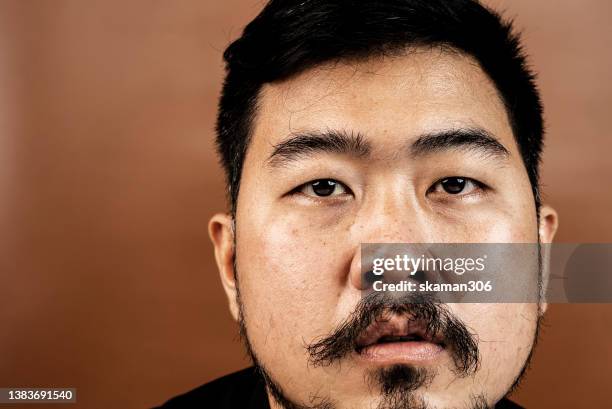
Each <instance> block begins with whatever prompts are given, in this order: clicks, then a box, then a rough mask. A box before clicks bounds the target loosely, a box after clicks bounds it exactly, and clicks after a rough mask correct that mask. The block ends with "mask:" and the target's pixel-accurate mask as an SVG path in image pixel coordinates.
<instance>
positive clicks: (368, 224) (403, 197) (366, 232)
mask: <svg viewBox="0 0 612 409" xmlns="http://www.w3.org/2000/svg"><path fill="white" fill-rule="evenodd" d="M421 213H422V211H421V209H420V206H419V204H418V200H417V198H416V196H415V194H414V193H413V191H412V190H411V189H388V188H385V189H380V190H379V191H378V192H371V193H370V194H368V195H367V196H366V197H365V199H364V201H363V203H362V206H361V208H360V210H359V213H358V216H357V220H356V223H355V224H354V229H353V235H354V239H355V241H357V242H359V243H422V242H423V240H425V237H426V236H427V233H426V232H425V231H423V228H422V226H423V225H424V223H423V221H422V214H421Z"/></svg>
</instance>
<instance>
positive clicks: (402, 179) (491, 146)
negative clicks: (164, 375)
mask: <svg viewBox="0 0 612 409" xmlns="http://www.w3.org/2000/svg"><path fill="white" fill-rule="evenodd" d="M224 57H225V61H226V63H227V76H226V79H225V83H224V87H223V93H222V96H221V101H220V105H219V116H218V123H217V131H218V139H217V143H218V148H219V152H220V155H221V159H222V164H223V166H224V168H225V171H226V173H227V183H228V187H229V201H230V212H229V213H228V214H217V215H215V216H214V217H213V218H212V219H211V221H210V224H209V231H210V236H211V238H212V241H213V244H214V248H215V257H216V261H217V265H218V268H219V272H220V275H221V280H222V283H223V286H224V288H225V291H226V293H227V296H228V299H229V306H230V310H231V313H232V315H233V317H234V318H235V319H236V320H237V321H238V322H239V324H240V328H241V334H242V336H243V339H244V341H245V345H246V347H247V350H248V353H249V354H250V356H251V358H252V360H253V363H254V365H255V366H254V368H250V369H247V370H245V371H241V372H238V373H236V374H233V375H229V376H227V377H224V378H221V379H219V380H216V381H213V382H211V383H210V384H207V385H204V386H202V387H200V388H199V389H196V390H194V391H192V392H190V393H187V394H185V395H182V396H179V397H177V398H174V399H172V400H170V401H169V402H168V403H166V405H164V407H168V408H173V407H211V408H268V407H270V408H274V409H281V408H283V409H293V408H304V409H306V408H321V409H323V408H324V409H332V408H333V409H335V408H338V409H340V408H355V409H358V408H359V409H360V408H380V409H394V408H488V407H516V406H515V405H514V404H513V403H512V402H510V401H508V400H507V399H506V398H505V396H506V395H507V394H508V393H509V391H511V390H512V389H513V388H514V387H515V386H516V385H517V383H518V381H519V379H520V377H521V376H522V374H523V372H524V370H525V368H526V366H527V364H528V360H529V357H530V355H531V352H532V348H533V346H534V343H535V341H536V339H537V329H538V324H539V319H540V317H541V315H542V314H543V313H544V311H545V309H546V305H545V304H544V303H543V302H535V301H534V302H527V303H512V304H501V303H500V304H495V303H470V304H467V303H463V304H461V303H455V304H453V303H449V304H442V303H435V302H428V301H423V302H421V303H416V302H410V300H404V301H405V302H402V303H398V302H397V300H395V301H393V300H389V299H386V298H369V297H365V296H363V294H364V293H363V292H362V290H363V288H364V287H363V280H362V279H361V278H362V266H361V244H362V243H549V242H551V240H552V239H553V236H554V234H555V231H556V227H557V216H556V214H555V212H554V211H553V210H552V209H551V208H549V207H547V206H544V205H542V204H541V203H540V199H539V197H540V196H539V189H538V166H539V160H540V154H541V149H542V135H543V125H542V112H541V104H540V99H539V96H538V92H537V89H536V87H535V85H534V80H533V75H532V73H531V72H530V71H529V70H528V68H527V66H526V62H525V58H524V56H523V54H522V52H521V48H520V43H519V39H518V37H517V36H516V35H515V34H514V33H513V31H512V28H511V25H510V24H509V23H507V22H504V21H502V20H501V19H500V17H499V16H498V15H497V14H495V13H494V12H492V11H490V10H488V9H486V8H485V7H483V6H482V5H480V4H478V3H477V2H474V1H470V0H445V1H442V0H440V1H434V0H388V1H377V0H363V1H348V0H344V1H343V0H326V1H323V0H306V1H282V0H272V1H271V2H270V3H269V4H267V5H266V7H265V8H264V9H263V11H262V12H261V13H260V14H259V15H258V16H257V17H256V18H255V19H254V20H253V21H252V22H251V23H250V24H249V25H248V26H247V27H246V28H245V30H244V32H243V34H242V37H240V38H239V39H238V40H236V41H235V42H234V43H233V44H231V45H230V46H229V47H228V49H227V50H226V52H225V54H224ZM417 318H418V320H417ZM415 323H416V324H415ZM417 324H418V325H417ZM423 328H429V329H431V328H435V329H436V330H435V331H425V330H423Z"/></svg>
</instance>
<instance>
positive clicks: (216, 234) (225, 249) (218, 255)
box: [208, 213, 238, 320]
mask: <svg viewBox="0 0 612 409" xmlns="http://www.w3.org/2000/svg"><path fill="white" fill-rule="evenodd" d="M208 235H209V236H210V240H211V241H212V244H213V246H214V249H215V261H216V263H217V269H218V270H219V275H220V278H221V284H223V289H224V290H225V294H226V295H227V299H228V302H229V307H230V312H231V314H232V316H233V317H234V319H235V320H237V319H238V299H237V296H238V291H237V287H236V285H237V283H236V272H235V271H234V219H233V218H232V217H231V216H230V215H229V214H226V213H217V214H215V215H214V216H213V217H212V218H211V219H210V221H209V222H208Z"/></svg>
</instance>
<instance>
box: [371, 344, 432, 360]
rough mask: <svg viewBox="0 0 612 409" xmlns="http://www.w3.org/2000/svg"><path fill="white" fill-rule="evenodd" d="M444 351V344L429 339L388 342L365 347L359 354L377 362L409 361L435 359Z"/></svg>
mask: <svg viewBox="0 0 612 409" xmlns="http://www.w3.org/2000/svg"><path fill="white" fill-rule="evenodd" d="M443 351H444V347H443V346H441V345H439V344H434V343H432V342H427V341H407V342H387V343H382V344H374V345H370V346H368V347H365V348H363V349H362V350H361V351H359V356H360V357H361V358H362V359H365V360H367V361H370V362H377V363H400V362H406V363H409V362H422V361H430V360H433V359H435V358H436V357H438V356H439V355H440V354H441V353H442V352H443Z"/></svg>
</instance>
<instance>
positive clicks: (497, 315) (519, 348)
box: [464, 304, 537, 389]
mask: <svg viewBox="0 0 612 409" xmlns="http://www.w3.org/2000/svg"><path fill="white" fill-rule="evenodd" d="M465 308H466V309H469V312H468V313H466V314H464V317H465V322H466V323H467V324H469V326H470V327H471V328H472V330H473V331H474V332H476V333H477V334H478V341H479V343H478V348H479V350H480V354H481V370H480V373H481V375H480V376H482V378H483V379H484V380H485V382H488V383H489V382H490V383H491V384H492V385H498V386H500V387H509V386H510V384H511V382H512V381H513V380H514V379H515V377H516V376H517V375H518V374H519V373H520V371H521V369H522V368H523V365H524V363H525V361H526V360H527V357H528V356H529V353H530V351H531V348H532V344H533V339H534V333H535V328H536V324H537V305H535V304H469V305H466V307H465ZM506 384H508V385H506ZM502 389H503V388H502Z"/></svg>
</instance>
